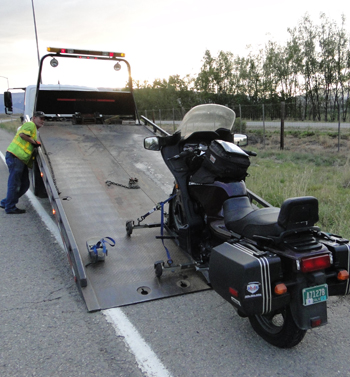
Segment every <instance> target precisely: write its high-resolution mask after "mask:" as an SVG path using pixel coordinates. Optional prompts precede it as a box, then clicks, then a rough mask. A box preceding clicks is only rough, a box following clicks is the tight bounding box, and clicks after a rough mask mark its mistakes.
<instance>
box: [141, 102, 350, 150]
mask: <svg viewBox="0 0 350 377" xmlns="http://www.w3.org/2000/svg"><path fill="white" fill-rule="evenodd" d="M231 108H232V109H233V110H234V111H235V113H236V117H237V119H236V122H235V129H234V132H236V133H246V132H247V131H249V130H258V131H260V133H261V142H262V144H263V145H264V146H265V144H266V136H265V132H266V131H267V130H270V129H271V130H279V132H280V148H281V149H284V133H285V131H286V130H288V131H289V130H293V129H294V130H295V129H299V130H300V129H301V130H304V131H306V130H312V131H316V130H323V131H325V130H328V131H330V132H329V137H330V138H332V139H333V140H334V139H336V140H337V143H336V145H337V148H338V151H339V150H340V146H341V139H342V138H343V139H344V138H348V136H349V135H350V114H349V112H348V111H347V109H346V108H345V107H341V106H340V105H339V106H337V107H336V108H334V106H333V107H327V108H323V109H318V110H317V112H316V111H315V109H314V108H313V107H311V106H306V105H305V104H302V103H300V104H298V105H296V104H295V103H292V104H287V103H284V102H280V103H278V104H258V105H237V106H234V107H231ZM189 110H190V109H185V108H172V109H156V110H139V112H140V114H141V115H144V116H145V117H146V118H148V119H150V120H151V121H152V122H154V123H156V124H157V125H159V126H160V127H164V128H166V130H167V131H168V132H171V133H172V132H175V131H176V129H177V127H178V126H179V124H180V123H181V120H182V119H183V117H184V115H185V114H186V113H187V112H188V111H189ZM321 110H322V111H321ZM345 133H346V134H348V136H346V137H345V136H344V134H345ZM349 137H350V136H349Z"/></svg>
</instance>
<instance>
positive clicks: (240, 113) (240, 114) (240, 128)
mask: <svg viewBox="0 0 350 377" xmlns="http://www.w3.org/2000/svg"><path fill="white" fill-rule="evenodd" d="M238 106H239V119H240V120H241V122H240V124H239V132H240V133H242V109H241V104H239V105H238Z"/></svg>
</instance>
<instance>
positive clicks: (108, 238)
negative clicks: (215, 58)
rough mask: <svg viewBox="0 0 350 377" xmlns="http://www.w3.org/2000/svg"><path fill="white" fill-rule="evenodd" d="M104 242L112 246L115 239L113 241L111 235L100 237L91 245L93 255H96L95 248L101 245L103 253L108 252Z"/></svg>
mask: <svg viewBox="0 0 350 377" xmlns="http://www.w3.org/2000/svg"><path fill="white" fill-rule="evenodd" d="M106 240H109V241H110V242H108V241H106ZM106 243H107V244H108V245H109V246H112V247H113V246H114V245H115V241H114V239H113V238H111V237H104V238H101V239H100V241H98V242H97V244H96V245H94V246H92V247H91V249H92V250H93V252H94V253H95V255H98V251H97V249H99V248H100V247H101V246H102V251H103V254H106V255H107V254H108V250H107V247H106Z"/></svg>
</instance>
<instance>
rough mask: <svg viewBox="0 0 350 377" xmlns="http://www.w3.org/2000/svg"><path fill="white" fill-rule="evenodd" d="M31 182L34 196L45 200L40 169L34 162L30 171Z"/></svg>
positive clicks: (44, 189) (45, 195)
mask: <svg viewBox="0 0 350 377" xmlns="http://www.w3.org/2000/svg"><path fill="white" fill-rule="evenodd" d="M31 181H32V188H33V193H34V195H35V196H37V197H39V198H47V192H46V188H45V185H44V182H43V179H42V177H41V175H40V169H39V166H38V163H37V162H36V160H35V161H34V163H33V168H32V169H31Z"/></svg>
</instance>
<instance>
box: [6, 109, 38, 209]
mask: <svg viewBox="0 0 350 377" xmlns="http://www.w3.org/2000/svg"><path fill="white" fill-rule="evenodd" d="M44 121H45V114H44V113H43V112H42V111H35V112H34V114H33V117H32V119H31V121H30V122H26V123H24V124H23V125H22V126H21V127H20V128H19V130H18V131H17V133H16V136H15V137H14V138H13V140H12V142H11V144H10V145H9V147H8V148H7V151H6V164H7V166H8V169H9V178H8V182H7V197H6V198H5V199H3V200H2V201H1V202H0V208H4V209H5V212H6V213H7V214H9V215H10V214H20V213H25V209H20V208H17V207H16V204H17V203H18V200H19V198H20V197H21V196H22V195H24V194H25V193H26V192H27V190H28V189H29V185H30V183H29V171H28V168H31V167H32V166H33V160H34V156H33V152H34V150H35V148H37V147H40V145H41V143H40V141H38V140H37V139H38V133H37V130H38V129H39V128H40V127H42V126H43V125H44Z"/></svg>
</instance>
